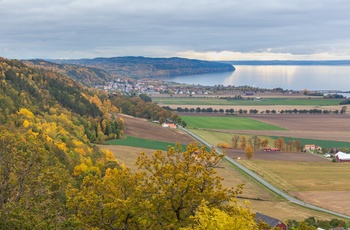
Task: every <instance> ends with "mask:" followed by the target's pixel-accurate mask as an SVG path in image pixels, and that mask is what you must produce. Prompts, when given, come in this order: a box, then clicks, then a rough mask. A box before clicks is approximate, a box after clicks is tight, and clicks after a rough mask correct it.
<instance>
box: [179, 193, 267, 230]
mask: <svg viewBox="0 0 350 230" xmlns="http://www.w3.org/2000/svg"><path fill="white" fill-rule="evenodd" d="M228 206H229V207H230V209H229V210H226V211H225V210H221V209H218V208H215V207H212V208H210V207H208V205H207V203H202V204H201V205H200V206H199V208H198V210H197V212H196V215H195V216H194V217H193V219H194V224H193V225H192V226H190V227H186V228H182V229H181V230H192V229H196V230H226V229H250V230H258V229H266V227H268V226H267V225H262V224H258V223H257V222H256V220H255V216H254V214H253V213H252V212H251V210H250V208H249V207H248V204H247V203H243V204H241V203H238V202H237V201H236V200H235V199H234V200H232V201H231V202H229V204H228ZM260 225H261V226H260ZM261 227H265V228H261Z"/></svg>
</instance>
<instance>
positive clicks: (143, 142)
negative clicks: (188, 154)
mask: <svg viewBox="0 0 350 230" xmlns="http://www.w3.org/2000/svg"><path fill="white" fill-rule="evenodd" d="M106 143H107V144H109V145H123V146H132V147H140V148H147V149H156V150H165V151H166V150H168V147H169V146H171V147H174V146H175V143H170V142H162V141H154V140H147V139H143V138H138V137H133V136H126V137H125V138H123V139H114V140H109V141H107V142H106ZM181 146H182V149H184V150H185V149H186V145H181Z"/></svg>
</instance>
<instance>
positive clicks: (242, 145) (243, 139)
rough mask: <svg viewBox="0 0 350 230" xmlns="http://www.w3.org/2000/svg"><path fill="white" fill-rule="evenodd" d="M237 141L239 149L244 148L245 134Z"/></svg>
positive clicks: (245, 144)
mask: <svg viewBox="0 0 350 230" xmlns="http://www.w3.org/2000/svg"><path fill="white" fill-rule="evenodd" d="M239 142H240V144H239V147H240V148H241V149H245V147H246V146H247V139H246V137H245V136H241V138H240V140H239Z"/></svg>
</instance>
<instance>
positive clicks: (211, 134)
mask: <svg viewBox="0 0 350 230" xmlns="http://www.w3.org/2000/svg"><path fill="white" fill-rule="evenodd" d="M191 132H193V133H195V134H196V135H198V136H200V137H202V138H203V139H204V140H205V141H207V142H209V143H212V144H213V145H217V144H218V143H227V144H229V145H231V144H232V143H231V142H232V137H233V136H234V135H235V134H234V133H225V132H217V131H210V130H200V129H191ZM237 135H239V136H240V137H241V136H245V137H246V138H247V139H248V138H251V137H253V136H254V135H249V134H247V135H246V134H237ZM258 137H259V138H260V139H261V140H265V139H267V140H268V141H269V143H273V142H274V140H275V139H273V138H271V137H268V136H261V135H258Z"/></svg>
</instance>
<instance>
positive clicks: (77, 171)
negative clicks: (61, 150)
mask: <svg viewBox="0 0 350 230" xmlns="http://www.w3.org/2000/svg"><path fill="white" fill-rule="evenodd" d="M87 168H88V167H87V165H86V164H84V163H81V164H80V165H77V166H75V167H74V172H73V176H81V175H84V174H85V173H86V171H87Z"/></svg>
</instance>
